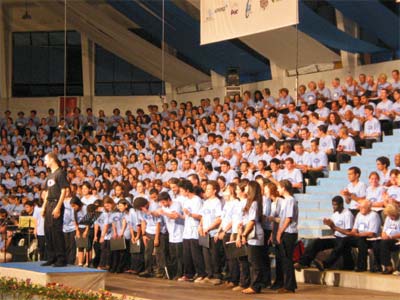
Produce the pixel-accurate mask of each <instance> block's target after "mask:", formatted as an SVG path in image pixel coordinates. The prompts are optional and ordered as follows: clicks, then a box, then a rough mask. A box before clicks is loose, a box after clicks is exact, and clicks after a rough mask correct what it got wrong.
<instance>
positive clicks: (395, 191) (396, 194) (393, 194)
mask: <svg viewBox="0 0 400 300" xmlns="http://www.w3.org/2000/svg"><path fill="white" fill-rule="evenodd" d="M386 193H387V195H388V196H389V198H392V199H393V200H395V201H397V202H400V187H399V186H397V185H392V186H390V187H389V188H388V189H387V191H386Z"/></svg>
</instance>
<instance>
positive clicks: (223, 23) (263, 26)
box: [200, 0, 299, 45]
mask: <svg viewBox="0 0 400 300" xmlns="http://www.w3.org/2000/svg"><path fill="white" fill-rule="evenodd" d="M298 22H299V20H298V2H297V0H201V5H200V28H201V34H200V36H201V37H200V40H201V45H204V44H209V43H214V42H218V41H223V40H229V39H233V38H238V37H241V36H246V35H251V34H255V33H260V32H264V31H268V30H273V29H278V28H282V27H286V26H290V25H294V24H297V23H298Z"/></svg>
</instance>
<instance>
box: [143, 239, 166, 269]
mask: <svg viewBox="0 0 400 300" xmlns="http://www.w3.org/2000/svg"><path fill="white" fill-rule="evenodd" d="M146 236H148V237H149V240H148V241H147V245H146V246H145V250H144V268H145V270H146V271H147V272H149V273H151V272H153V269H154V271H155V272H156V273H164V268H165V266H166V257H167V251H168V250H167V249H168V234H160V237H159V245H158V246H157V247H155V246H154V239H155V235H154V234H148V233H147V234H146ZM153 252H155V256H156V264H155V265H154V258H153Z"/></svg>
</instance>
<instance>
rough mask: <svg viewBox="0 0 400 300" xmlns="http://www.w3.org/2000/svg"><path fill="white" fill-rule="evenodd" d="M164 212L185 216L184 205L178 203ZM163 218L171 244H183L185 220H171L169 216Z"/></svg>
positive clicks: (165, 208)
mask: <svg viewBox="0 0 400 300" xmlns="http://www.w3.org/2000/svg"><path fill="white" fill-rule="evenodd" d="M162 210H163V211H165V212H167V213H173V212H177V213H178V214H180V215H183V211H182V205H181V203H179V202H177V201H173V202H172V203H171V205H170V207H163V208H162ZM163 218H164V222H165V224H166V226H167V230H168V236H169V242H170V243H182V241H183V229H184V225H185V220H184V219H181V218H178V219H170V218H168V217H167V216H163Z"/></svg>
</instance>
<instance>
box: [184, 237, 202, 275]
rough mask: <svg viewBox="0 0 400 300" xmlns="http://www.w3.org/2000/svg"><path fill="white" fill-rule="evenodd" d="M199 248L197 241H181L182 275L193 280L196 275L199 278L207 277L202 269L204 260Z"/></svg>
mask: <svg viewBox="0 0 400 300" xmlns="http://www.w3.org/2000/svg"><path fill="white" fill-rule="evenodd" d="M201 248H202V247H201V246H200V245H199V240H197V239H184V240H183V265H184V273H185V276H187V277H189V278H193V276H194V275H195V274H196V273H197V276H199V277H204V276H206V275H207V273H206V271H205V268H204V259H203V254H202V249H201Z"/></svg>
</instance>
